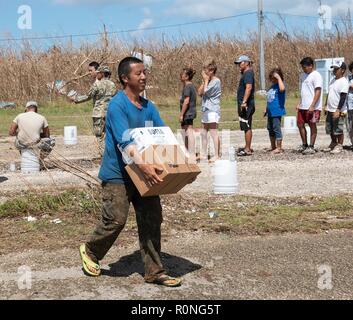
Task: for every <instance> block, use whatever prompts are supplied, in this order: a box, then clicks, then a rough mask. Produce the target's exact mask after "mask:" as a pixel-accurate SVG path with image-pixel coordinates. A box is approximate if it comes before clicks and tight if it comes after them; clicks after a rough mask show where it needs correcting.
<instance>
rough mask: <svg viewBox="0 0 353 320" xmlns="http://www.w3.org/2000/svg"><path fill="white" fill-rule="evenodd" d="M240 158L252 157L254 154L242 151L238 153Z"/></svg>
mask: <svg viewBox="0 0 353 320" xmlns="http://www.w3.org/2000/svg"><path fill="white" fill-rule="evenodd" d="M237 155H238V156H239V157H247V156H252V153H248V152H246V151H245V150H241V151H239V152H238V153H237Z"/></svg>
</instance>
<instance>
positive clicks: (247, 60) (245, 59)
mask: <svg viewBox="0 0 353 320" xmlns="http://www.w3.org/2000/svg"><path fill="white" fill-rule="evenodd" d="M242 62H252V60H251V59H250V58H249V57H248V56H246V55H241V56H240V57H239V58H238V60H235V61H234V63H235V64H241V63H242Z"/></svg>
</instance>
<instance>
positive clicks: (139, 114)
mask: <svg viewBox="0 0 353 320" xmlns="http://www.w3.org/2000/svg"><path fill="white" fill-rule="evenodd" d="M141 99H142V109H138V108H137V107H136V106H135V105H134V104H133V103H132V102H131V101H130V100H129V98H128V97H127V96H126V94H125V92H124V91H119V92H118V93H117V94H116V95H115V96H114V97H113V98H112V100H111V101H110V103H109V106H108V111H107V116H106V137H105V149H104V154H103V159H102V164H101V168H100V170H99V175H98V177H99V179H100V180H102V181H103V182H109V183H116V184H124V183H126V182H128V181H129V180H130V178H129V176H128V174H127V172H126V170H125V166H126V164H125V163H124V161H123V158H122V154H121V152H120V150H119V147H120V148H121V149H125V148H126V147H127V146H128V145H129V144H131V143H132V142H133V140H132V138H131V136H130V134H129V129H134V128H142V127H146V126H149V127H152V126H153V127H164V126H165V124H164V122H163V120H162V119H161V117H160V115H159V112H158V110H157V108H156V107H155V106H154V105H153V103H152V102H150V101H148V100H146V99H144V98H141ZM146 122H147V123H146Z"/></svg>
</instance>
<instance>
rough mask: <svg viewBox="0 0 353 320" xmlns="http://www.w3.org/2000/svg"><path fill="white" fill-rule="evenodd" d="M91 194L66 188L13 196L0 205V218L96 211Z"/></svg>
mask: <svg viewBox="0 0 353 320" xmlns="http://www.w3.org/2000/svg"><path fill="white" fill-rule="evenodd" d="M97 211H99V210H97V205H96V202H95V201H94V200H93V198H92V196H91V195H90V194H88V193H86V192H83V191H79V190H68V191H65V192H61V193H58V194H35V193H30V194H28V195H26V196H21V197H15V198H12V199H10V200H7V201H6V202H5V203H3V204H1V205H0V219H1V218H16V217H23V216H24V215H32V216H38V215H42V214H48V215H52V214H56V213H57V212H75V214H76V213H90V212H97Z"/></svg>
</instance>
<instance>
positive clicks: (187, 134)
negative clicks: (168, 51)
mask: <svg viewBox="0 0 353 320" xmlns="http://www.w3.org/2000/svg"><path fill="white" fill-rule="evenodd" d="M195 73H196V71H195V70H193V69H192V68H184V69H183V70H182V72H181V74H180V80H181V82H182V83H183V90H182V92H181V97H180V115H179V122H180V124H181V128H182V129H183V135H184V142H185V146H186V148H187V149H188V151H189V153H190V154H191V156H192V157H194V156H195V136H194V129H193V125H194V119H195V118H196V100H197V90H196V88H195V86H194V84H193V83H192V79H193V77H194V75H195Z"/></svg>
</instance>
